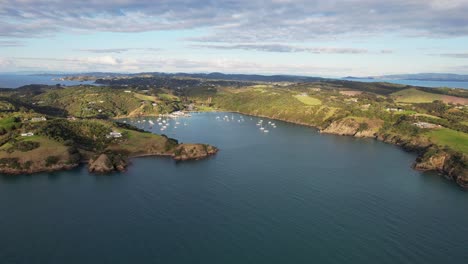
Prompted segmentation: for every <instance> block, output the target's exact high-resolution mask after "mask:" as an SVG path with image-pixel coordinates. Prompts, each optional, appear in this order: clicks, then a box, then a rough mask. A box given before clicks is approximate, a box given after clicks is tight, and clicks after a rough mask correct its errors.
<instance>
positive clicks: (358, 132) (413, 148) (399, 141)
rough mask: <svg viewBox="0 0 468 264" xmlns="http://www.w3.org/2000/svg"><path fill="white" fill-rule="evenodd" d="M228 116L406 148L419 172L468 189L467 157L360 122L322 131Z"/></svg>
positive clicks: (349, 121) (347, 121)
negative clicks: (382, 131) (381, 132)
mask: <svg viewBox="0 0 468 264" xmlns="http://www.w3.org/2000/svg"><path fill="white" fill-rule="evenodd" d="M227 112H231V113H238V114H243V115H249V116H255V117H263V118H270V119H274V120H279V121H284V122H288V123H292V124H297V125H303V126H308V127H313V128H316V129H319V132H320V133H323V134H333V135H340V136H352V137H357V138H373V139H376V140H379V141H382V142H385V143H388V144H392V145H396V146H399V147H401V148H403V149H404V150H405V151H409V152H415V153H417V155H418V157H417V158H416V160H415V162H414V163H413V166H412V167H413V168H414V169H415V170H418V171H435V172H438V173H439V174H441V175H442V176H443V177H445V178H446V179H449V180H452V181H454V182H455V183H457V184H458V185H459V186H460V187H463V188H467V189H468V168H467V166H466V162H467V161H466V158H467V157H463V156H461V155H460V154H458V153H452V152H450V151H447V150H443V149H440V148H438V147H437V146H435V145H434V144H432V143H430V142H428V141H424V140H420V141H416V140H409V139H404V138H401V137H399V136H398V135H381V134H379V133H378V132H377V131H375V127H372V126H370V127H368V128H366V129H362V128H360V126H359V122H357V121H353V120H352V118H350V119H346V118H344V119H340V120H338V121H334V122H332V123H331V124H329V125H328V126H327V127H322V128H321V127H317V126H314V125H311V124H308V123H304V122H297V121H294V120H287V119H283V118H277V117H271V116H265V115H257V114H252V113H243V112H239V111H228V110H227Z"/></svg>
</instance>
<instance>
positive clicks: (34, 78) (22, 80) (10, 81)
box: [0, 73, 468, 89]
mask: <svg viewBox="0 0 468 264" xmlns="http://www.w3.org/2000/svg"><path fill="white" fill-rule="evenodd" d="M55 78H58V77H57V76H38V75H25V74H24V75H23V74H1V73H0V88H18V87H21V86H23V85H28V84H47V85H55V84H58V83H60V84H63V85H79V84H93V85H98V84H95V83H94V82H93V81H86V82H78V81H57V80H53V79H55ZM344 80H349V81H359V82H389V83H396V84H404V85H414V86H423V87H450V88H462V89H468V82H449V81H416V80H387V79H344Z"/></svg>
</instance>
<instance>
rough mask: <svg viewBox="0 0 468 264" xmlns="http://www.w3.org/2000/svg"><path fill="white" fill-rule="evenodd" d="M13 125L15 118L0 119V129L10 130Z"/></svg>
mask: <svg viewBox="0 0 468 264" xmlns="http://www.w3.org/2000/svg"><path fill="white" fill-rule="evenodd" d="M14 124H15V117H6V118H0V128H4V129H7V130H9V129H11V127H12V126H13V125H14Z"/></svg>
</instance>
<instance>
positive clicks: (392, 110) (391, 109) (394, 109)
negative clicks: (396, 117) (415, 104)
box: [385, 107, 403, 112]
mask: <svg viewBox="0 0 468 264" xmlns="http://www.w3.org/2000/svg"><path fill="white" fill-rule="evenodd" d="M385 110H387V112H402V111H403V109H401V108H399V107H398V108H391V107H389V108H387V109H385Z"/></svg>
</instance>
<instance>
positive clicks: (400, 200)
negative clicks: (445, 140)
mask: <svg viewBox="0 0 468 264" xmlns="http://www.w3.org/2000/svg"><path fill="white" fill-rule="evenodd" d="M217 115H220V116H223V115H224V114H217V113H207V114H195V115H194V116H193V117H191V118H187V119H183V120H181V121H180V123H181V124H179V125H178V128H177V129H174V128H173V126H175V124H174V121H171V122H172V124H171V126H170V128H169V129H168V130H166V131H164V132H166V133H167V134H168V135H170V136H176V137H177V138H179V139H181V141H184V142H207V143H210V144H214V145H216V146H218V147H219V148H220V149H221V151H220V152H219V153H218V154H217V155H216V156H215V157H213V158H210V159H207V160H202V161H195V162H183V163H175V162H173V161H172V160H170V159H166V158H151V157H148V158H139V159H134V160H133V164H132V166H131V167H130V168H129V170H128V171H127V172H125V173H116V174H113V175H108V176H96V175H89V174H88V173H87V171H86V168H78V169H76V170H72V171H66V172H60V173H46V174H39V175H33V176H20V177H6V176H4V177H0V201H1V202H0V212H1V214H0V263H24V264H26V263H27V264H31V263H99V264H102V263H236V264H237V263H340V264H341V263H389V264H390V263H391V264H394V263H421V264H427V263H466V261H467V259H468V250H467V247H468V245H467V241H468V240H467V237H468V224H467V223H468V211H467V210H466V206H467V203H468V193H467V192H464V191H462V190H460V189H459V188H457V187H456V185H455V184H454V183H452V182H449V181H447V180H444V179H443V178H442V177H439V176H437V175H431V174H422V173H419V172H416V171H414V170H412V169H411V168H410V165H411V163H412V162H413V160H414V158H415V156H414V155H413V154H409V153H406V152H403V151H402V150H400V149H399V148H397V147H394V146H391V145H386V144H383V143H381V142H377V141H373V140H366V139H355V138H351V137H339V136H331V135H320V134H319V133H317V132H316V131H315V130H314V129H311V128H307V127H302V126H297V125H292V124H287V123H283V122H278V121H274V122H275V123H276V124H277V128H276V129H275V128H269V130H270V132H269V133H262V132H260V130H259V128H258V126H256V125H255V123H256V122H257V120H258V119H257V118H252V120H250V117H244V118H243V119H244V120H245V121H244V122H238V121H237V120H240V116H239V115H236V114H234V115H233V116H234V122H233V121H230V122H226V121H222V120H217V119H216V116H217ZM228 115H229V117H231V114H228ZM267 121H268V120H267V119H265V121H264V122H265V123H266V122H267ZM184 122H186V126H184V125H183V123H184ZM153 129H154V130H155V131H158V132H159V128H156V127H155V128H153Z"/></svg>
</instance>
